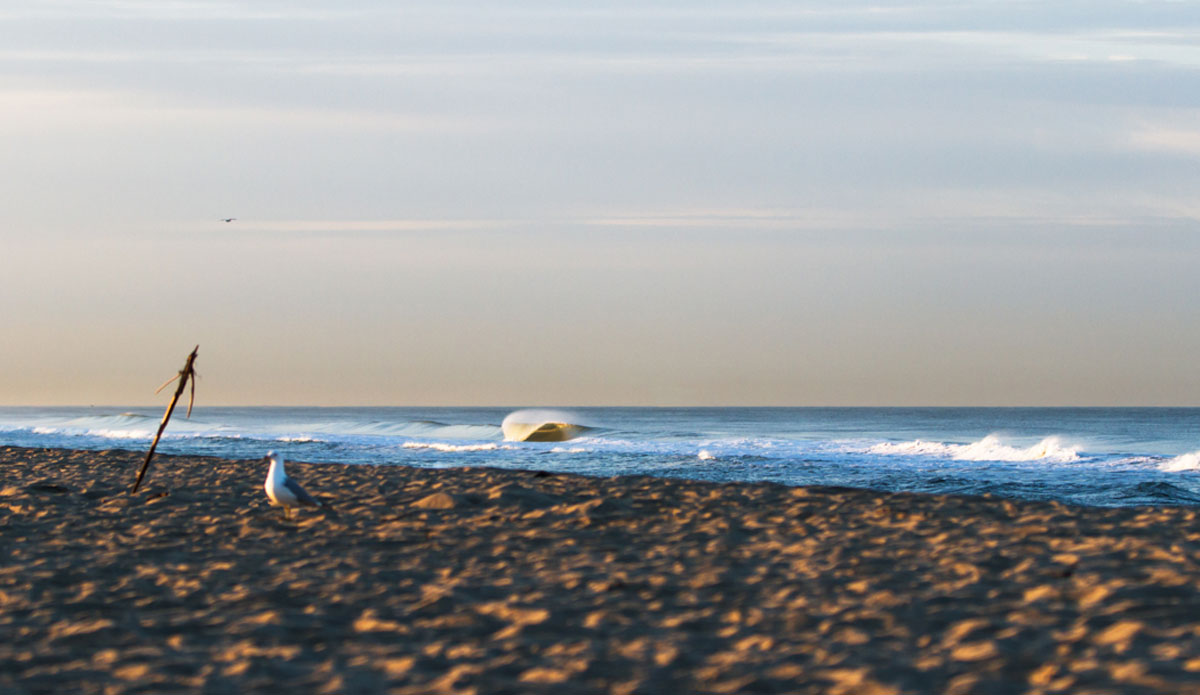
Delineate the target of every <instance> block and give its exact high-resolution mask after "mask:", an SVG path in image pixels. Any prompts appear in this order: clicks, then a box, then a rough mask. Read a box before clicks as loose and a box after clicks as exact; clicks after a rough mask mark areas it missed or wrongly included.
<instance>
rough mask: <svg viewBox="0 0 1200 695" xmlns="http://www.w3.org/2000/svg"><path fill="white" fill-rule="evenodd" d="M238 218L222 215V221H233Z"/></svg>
mask: <svg viewBox="0 0 1200 695" xmlns="http://www.w3.org/2000/svg"><path fill="white" fill-rule="evenodd" d="M236 219H237V218H236V217H222V218H221V221H222V222H232V221H234V220H236Z"/></svg>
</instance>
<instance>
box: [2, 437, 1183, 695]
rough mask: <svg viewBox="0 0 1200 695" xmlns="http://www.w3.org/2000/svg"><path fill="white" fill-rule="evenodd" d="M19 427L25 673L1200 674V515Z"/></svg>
mask: <svg viewBox="0 0 1200 695" xmlns="http://www.w3.org/2000/svg"><path fill="white" fill-rule="evenodd" d="M141 456H142V455H141V454H139V453H136V452H121V451H104V452H79V451H64V450H44V449H20V448H4V449H0V476H2V478H0V541H2V543H0V558H2V560H0V633H2V634H4V635H5V638H4V639H3V640H0V690H3V691H4V692H5V693H68V692H71V693H134V692H140V693H183V692H189V693H190V692H206V693H247V692H261V693H268V692H298V693H309V692H311V693H480V694H483V693H541V692H545V693H556V694H561V693H1043V692H1046V693H1049V692H1062V693H1081V692H1086V693H1178V692H1200V592H1198V591H1197V587H1198V581H1200V568H1198V564H1197V561H1198V560H1200V527H1198V525H1197V510H1195V509H1190V508H1164V509H1147V508H1126V509H1102V508H1087V507H1068V506H1064V505H1060V504H1053V503H1028V502H1016V501H1010V500H1003V499H995V498H966V497H947V496H932V495H915V494H885V493H877V492H870V491H862V490H850V489H841V488H789V487H783V486H778V485H771V484H724V485H717V484H710V483H701V482H689V481H679V480H661V479H653V478H648V477H625V478H587V477H580V476H572V475H551V474H546V473H535V472H520V471H506V470H496V469H482V468H480V469H463V468H457V469H445V470H425V469H413V468H405V467H398V466H396V467H368V466H345V465H335V464H303V463H292V462H289V465H288V472H289V473H290V474H291V475H292V476H294V477H295V478H296V479H298V480H300V481H301V482H302V483H303V484H304V486H305V487H306V488H307V489H308V490H309V491H310V492H312V493H313V494H314V495H316V496H318V497H320V498H323V499H325V500H328V501H331V502H332V503H333V505H332V508H330V509H328V510H303V511H300V512H299V513H298V514H297V515H295V516H294V518H293V519H291V520H286V519H284V518H283V515H282V514H281V512H280V510H279V509H278V508H275V507H271V506H269V504H268V502H267V499H266V497H265V495H264V494H263V491H262V487H261V485H262V481H263V478H264V476H265V474H266V467H265V465H263V464H261V463H260V462H257V461H226V460H221V459H209V458H201V457H170V456H160V457H157V458H156V459H155V463H154V466H153V468H152V469H151V471H150V474H149V475H148V477H147V481H148V484H147V485H145V486H144V487H143V489H142V490H141V491H140V492H139V493H138V494H136V495H131V494H129V492H128V489H129V487H130V486H131V484H132V482H133V479H134V477H135V475H136V472H137V468H138V466H139V465H140V461H141Z"/></svg>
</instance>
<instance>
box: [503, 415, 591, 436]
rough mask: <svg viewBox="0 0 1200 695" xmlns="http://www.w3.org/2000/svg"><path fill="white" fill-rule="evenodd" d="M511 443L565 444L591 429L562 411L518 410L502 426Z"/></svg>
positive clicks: (506, 418)
mask: <svg viewBox="0 0 1200 695" xmlns="http://www.w3.org/2000/svg"><path fill="white" fill-rule="evenodd" d="M500 429H501V430H503V431H504V439H505V441H509V442H563V441H566V440H568V439H574V438H576V437H578V436H579V435H581V434H583V433H584V432H587V431H588V430H590V429H591V427H588V426H587V425H584V424H582V423H580V422H578V421H577V418H576V417H575V416H574V415H572V414H571V413H567V412H563V411H560V410H517V411H514V412H511V413H509V414H508V415H507V416H506V417H505V418H504V422H502V423H501V424H500Z"/></svg>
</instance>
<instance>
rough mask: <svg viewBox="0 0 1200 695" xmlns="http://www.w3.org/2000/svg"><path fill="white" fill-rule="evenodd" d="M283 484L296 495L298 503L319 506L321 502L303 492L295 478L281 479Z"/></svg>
mask: <svg viewBox="0 0 1200 695" xmlns="http://www.w3.org/2000/svg"><path fill="white" fill-rule="evenodd" d="M283 486H284V487H286V488H287V489H288V492H290V493H292V494H293V495H295V496H296V501H297V502H299V503H300V504H306V505H308V506H310V507H320V506H321V503H320V502H318V501H317V500H316V499H315V498H314V497H313V496H312V495H310V494H308V493H307V492H305V491H304V488H302V487H300V483H297V482H296V481H295V480H292V479H291V478H286V479H285V480H284V481H283Z"/></svg>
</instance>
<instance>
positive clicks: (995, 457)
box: [867, 434, 1079, 463]
mask: <svg viewBox="0 0 1200 695" xmlns="http://www.w3.org/2000/svg"><path fill="white" fill-rule="evenodd" d="M867 451H868V453H872V454H884V455H892V456H896V455H899V456H934V457H938V458H948V459H953V460H955V461H1054V462H1056V463H1070V462H1072V461H1078V460H1079V452H1077V451H1076V450H1075V449H1074V448H1072V447H1070V446H1067V445H1066V444H1064V443H1063V441H1062V440H1061V439H1060V438H1058V437H1046V438H1045V439H1043V440H1042V441H1040V442H1038V443H1037V444H1034V445H1033V446H1031V447H1027V448H1021V447H1015V446H1009V445H1007V444H1004V443H1002V442H1001V441H1000V438H999V437H997V436H996V435H994V434H989V435H988V436H986V437H984V438H983V439H980V440H979V441H977V442H972V443H970V444H944V443H942V442H927V441H924V440H921V439H917V440H914V441H911V442H899V443H891V442H888V443H884V444H876V445H875V446H873V447H871V448H870V449H868V450H867Z"/></svg>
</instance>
